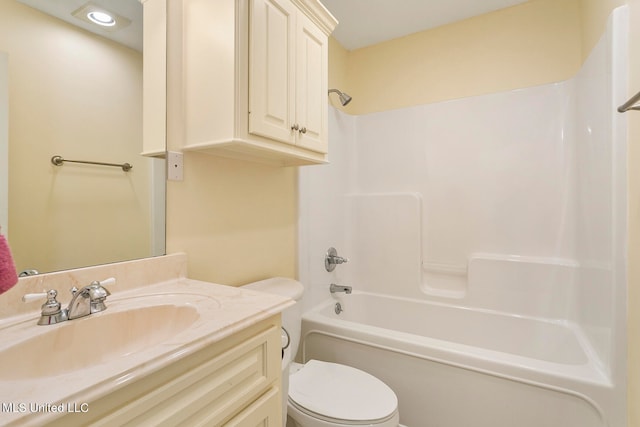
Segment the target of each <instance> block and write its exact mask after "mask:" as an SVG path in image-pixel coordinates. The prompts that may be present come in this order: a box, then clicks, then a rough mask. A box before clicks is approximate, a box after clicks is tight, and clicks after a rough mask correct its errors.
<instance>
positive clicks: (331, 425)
mask: <svg viewBox="0 0 640 427" xmlns="http://www.w3.org/2000/svg"><path fill="white" fill-rule="evenodd" d="M244 287H245V288H247V289H252V290H256V291H260V292H266V293H271V294H277V295H282V296H286V297H289V298H291V299H293V300H294V301H296V304H295V305H294V306H292V307H290V308H288V309H285V310H284V311H283V312H282V327H283V329H284V330H286V332H283V345H286V344H287V342H288V346H287V348H286V349H285V350H284V353H283V358H282V400H283V401H282V413H283V426H284V425H286V426H287V427H346V426H369V427H398V424H399V421H400V415H399V413H398V398H397V397H396V395H395V393H394V392H393V390H391V388H389V386H387V385H386V384H385V383H383V382H382V381H381V380H380V379H378V378H376V377H375V376H373V375H371V374H369V373H367V372H364V371H361V370H360V369H356V368H354V367H351V366H346V365H342V364H339V363H330V362H324V361H320V360H309V361H308V362H307V363H305V364H300V363H295V362H293V358H294V357H295V355H296V353H297V351H298V345H299V344H300V334H301V328H302V308H301V305H300V304H299V303H298V302H299V301H300V299H301V298H302V294H303V293H304V287H303V286H302V284H301V283H300V282H298V281H296V280H293V279H288V278H283V277H274V278H271V279H266V280H261V281H259V282H254V283H250V284H247V285H245V286H244ZM287 415H288V417H287ZM287 418H288V421H287Z"/></svg>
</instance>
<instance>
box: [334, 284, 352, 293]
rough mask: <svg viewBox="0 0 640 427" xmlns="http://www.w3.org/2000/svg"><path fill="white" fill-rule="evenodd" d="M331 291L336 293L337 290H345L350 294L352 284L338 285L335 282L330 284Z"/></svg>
mask: <svg viewBox="0 0 640 427" xmlns="http://www.w3.org/2000/svg"><path fill="white" fill-rule="evenodd" d="M329 292H331V293H332V294H335V293H336V292H344V293H346V294H350V293H351V286H343V285H336V284H335V283H332V284H331V285H330V286H329Z"/></svg>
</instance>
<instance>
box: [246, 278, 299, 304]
mask: <svg viewBox="0 0 640 427" xmlns="http://www.w3.org/2000/svg"><path fill="white" fill-rule="evenodd" d="M243 287H244V288H247V289H252V290H254V291H259V292H266V293H268V294H275V295H280V296H283V297H289V298H291V299H292V300H294V301H298V300H300V298H302V294H303V293H304V286H303V285H302V283H300V282H298V281H297V280H294V279H290V278H288V277H272V278H269V279H265V280H260V281H259V282H253V283H248V284H246V285H244V286H243Z"/></svg>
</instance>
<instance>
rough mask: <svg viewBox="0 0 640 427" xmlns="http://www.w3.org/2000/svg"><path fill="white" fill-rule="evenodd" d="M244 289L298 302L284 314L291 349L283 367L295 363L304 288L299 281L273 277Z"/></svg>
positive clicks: (283, 324)
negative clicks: (300, 302)
mask: <svg viewBox="0 0 640 427" xmlns="http://www.w3.org/2000/svg"><path fill="white" fill-rule="evenodd" d="M243 288H247V289H252V290H254V291H259V292H265V293H268V294H276V295H280V296H283V297H289V298H291V299H292V300H294V301H296V304H294V305H293V306H291V307H289V308H287V309H285V310H284V311H283V312H282V327H283V328H284V329H286V331H287V333H288V334H289V338H290V343H289V347H288V348H287V349H286V350H285V354H284V357H283V360H282V367H283V369H284V368H285V367H286V366H288V365H289V363H291V361H293V358H294V357H296V353H297V352H298V346H299V344H300V334H301V329H302V304H299V303H298V302H299V301H300V299H301V298H302V294H303V293H304V286H303V285H302V283H300V282H298V281H297V280H294V279H289V278H287V277H272V278H270V279H265V280H261V281H259V282H253V283H249V284H246V285H244V286H243Z"/></svg>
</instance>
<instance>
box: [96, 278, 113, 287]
mask: <svg viewBox="0 0 640 427" xmlns="http://www.w3.org/2000/svg"><path fill="white" fill-rule="evenodd" d="M114 283H116V278H115V277H109V278H107V279H103V280H99V281H98V280H96V281H94V282H91V284H92V285H99V286H108V285H113V284H114Z"/></svg>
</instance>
